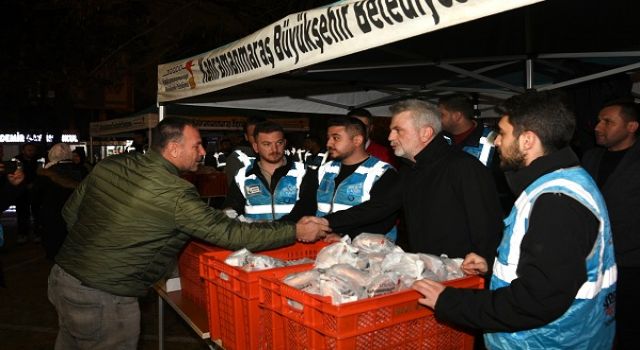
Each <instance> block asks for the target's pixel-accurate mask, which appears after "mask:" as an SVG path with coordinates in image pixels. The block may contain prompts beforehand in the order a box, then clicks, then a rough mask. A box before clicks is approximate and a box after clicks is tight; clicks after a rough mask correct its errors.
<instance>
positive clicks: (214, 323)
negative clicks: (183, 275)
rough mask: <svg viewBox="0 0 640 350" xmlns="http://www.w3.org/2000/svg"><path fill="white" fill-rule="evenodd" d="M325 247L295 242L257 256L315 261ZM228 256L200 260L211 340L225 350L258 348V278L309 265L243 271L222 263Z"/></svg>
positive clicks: (221, 254)
mask: <svg viewBox="0 0 640 350" xmlns="http://www.w3.org/2000/svg"><path fill="white" fill-rule="evenodd" d="M326 246H327V243H324V242H316V243H314V244H303V243H296V244H294V245H292V246H288V247H284V248H279V249H274V250H267V251H262V252H259V254H263V255H268V256H271V257H274V258H278V259H282V260H297V259H302V258H311V259H315V258H316V255H317V254H318V252H319V251H320V250H321V249H322V248H324V247H326ZM230 254H231V252H230V251H219V252H211V253H207V254H204V255H202V256H201V257H200V276H202V278H203V279H204V280H205V281H206V289H207V298H208V300H207V301H208V316H209V330H210V332H211V338H212V339H220V340H221V341H222V346H223V347H224V348H225V349H229V350H234V349H237V350H240V349H248V350H254V349H258V348H259V347H260V345H259V344H258V339H259V338H260V332H261V331H262V330H263V328H262V327H261V324H260V319H261V318H260V310H259V293H260V285H259V279H260V277H264V276H277V277H283V276H285V275H288V274H290V273H293V272H297V271H303V270H308V269H309V268H311V266H312V265H311V264H302V265H294V266H287V267H279V268H274V269H270V270H261V271H253V272H247V271H244V270H242V269H241V268H238V267H234V266H229V265H227V264H225V263H224V260H225V259H226V258H227V257H228V256H229V255H230Z"/></svg>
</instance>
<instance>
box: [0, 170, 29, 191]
mask: <svg viewBox="0 0 640 350" xmlns="http://www.w3.org/2000/svg"><path fill="white" fill-rule="evenodd" d="M1 166H3V167H4V165H1ZM7 179H8V180H9V183H10V184H12V185H13V186H18V185H19V184H21V183H22V181H23V180H24V172H22V170H16V172H15V173H13V174H7Z"/></svg>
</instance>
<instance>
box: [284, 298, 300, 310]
mask: <svg viewBox="0 0 640 350" xmlns="http://www.w3.org/2000/svg"><path fill="white" fill-rule="evenodd" d="M287 304H288V305H289V306H290V307H291V308H293V309H295V310H297V311H303V310H304V305H303V304H302V303H300V302H297V301H295V300H293V299H289V298H287Z"/></svg>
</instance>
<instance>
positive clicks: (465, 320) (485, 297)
mask: <svg viewBox="0 0 640 350" xmlns="http://www.w3.org/2000/svg"><path fill="white" fill-rule="evenodd" d="M576 165H579V162H578V158H577V157H576V155H575V154H574V153H573V151H571V150H570V149H569V148H566V149H563V150H561V151H559V152H555V153H552V154H550V155H548V156H544V157H540V158H538V159H536V160H535V161H533V162H532V163H531V164H530V165H529V166H528V167H526V168H524V169H521V170H519V171H517V172H515V173H510V174H507V180H508V181H509V184H510V186H511V188H512V190H513V192H514V193H515V194H518V195H519V194H520V193H521V192H522V191H523V190H524V189H525V188H526V187H527V186H529V185H530V184H531V183H532V182H533V181H535V180H536V179H538V178H539V177H541V176H542V175H544V174H547V173H550V172H552V171H554V170H556V169H560V168H567V167H572V166H576ZM598 228H599V222H598V220H597V218H596V217H595V216H594V215H593V214H592V213H591V211H589V209H587V208H586V207H584V206H583V205H582V204H580V203H579V202H578V201H576V200H575V199H573V198H570V197H568V196H565V195H563V194H555V193H547V194H543V195H541V196H540V197H538V199H537V200H536V201H535V203H534V206H533V209H532V211H531V216H530V217H529V228H528V230H527V233H526V236H525V237H524V239H523V240H522V244H521V246H520V262H519V264H518V268H517V271H516V273H517V275H518V278H516V279H514V280H513V281H512V282H511V285H510V286H508V287H505V288H500V289H497V290H495V291H490V290H469V289H456V288H446V289H445V290H444V292H442V294H440V297H439V298H438V301H437V303H436V307H435V313H436V317H438V318H439V319H441V320H444V321H447V322H451V323H455V324H457V325H461V326H465V327H472V328H478V329H482V330H484V331H487V332H515V331H519V330H525V329H531V328H536V327H540V326H542V325H545V324H547V323H549V322H551V321H553V320H555V319H556V318H558V317H560V316H561V315H562V314H563V313H564V312H565V311H566V310H567V309H568V308H569V306H570V305H571V303H572V302H573V300H574V298H575V295H576V293H577V292H578V290H579V289H580V286H581V285H582V284H583V283H584V282H585V281H586V279H587V272H586V267H585V259H586V257H587V256H588V255H589V253H590V252H591V250H592V249H593V245H594V244H595V240H596V237H597V235H598Z"/></svg>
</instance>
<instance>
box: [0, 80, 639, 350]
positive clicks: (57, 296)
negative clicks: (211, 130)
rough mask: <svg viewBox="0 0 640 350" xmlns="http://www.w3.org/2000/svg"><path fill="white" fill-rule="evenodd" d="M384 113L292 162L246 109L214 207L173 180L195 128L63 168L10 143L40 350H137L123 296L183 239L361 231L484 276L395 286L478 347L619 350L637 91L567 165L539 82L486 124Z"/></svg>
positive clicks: (348, 118) (558, 99) (430, 110)
mask: <svg viewBox="0 0 640 350" xmlns="http://www.w3.org/2000/svg"><path fill="white" fill-rule="evenodd" d="M390 110H391V113H392V118H391V120H390V126H389V134H388V138H387V140H388V142H389V144H388V145H383V144H379V143H377V142H375V141H373V139H372V137H371V136H372V133H373V132H374V131H373V125H374V123H373V118H372V116H371V114H370V113H369V112H368V111H366V110H364V109H354V110H352V111H350V112H349V114H347V115H345V116H342V117H335V118H332V119H330V120H329V121H328V123H327V130H326V140H327V141H326V144H325V145H324V146H325V147H326V148H324V149H323V148H322V146H323V145H321V144H318V142H317V140H316V139H312V138H309V140H308V141H309V145H314V148H315V149H314V150H313V151H312V153H313V156H312V157H308V158H306V159H300V158H299V157H297V158H296V157H295V154H290V155H287V152H286V149H287V139H286V135H285V131H284V130H283V128H282V126H280V125H278V124H276V123H274V122H272V121H268V120H264V119H261V118H251V119H249V120H248V121H247V123H246V126H245V129H244V137H245V142H244V143H243V144H242V145H240V146H239V147H236V148H235V149H233V150H232V149H231V147H230V146H229V145H226V146H225V148H226V150H225V152H226V154H225V156H226V157H225V163H226V167H225V169H224V171H225V173H226V175H227V181H228V185H229V190H228V194H227V197H226V199H225V202H224V203H223V205H222V209H224V210H219V209H216V208H212V207H211V206H209V205H207V203H205V202H204V201H202V199H201V198H200V196H199V194H198V192H197V189H196V188H195V187H194V186H193V185H192V184H191V183H189V182H188V181H185V180H184V179H182V178H180V176H179V175H180V172H182V171H195V170H197V169H198V165H199V164H200V163H201V161H202V159H203V157H204V156H205V150H204V148H203V145H202V139H201V137H200V133H199V131H198V129H197V128H196V127H194V125H193V124H191V123H190V122H189V121H186V120H183V119H180V118H173V117H170V118H166V119H164V120H163V121H161V122H160V124H159V125H158V126H157V127H156V129H155V130H154V132H153V137H152V139H151V140H152V142H151V144H150V145H149V147H144V148H143V147H136V149H138V148H143V149H144V152H139V151H138V152H132V153H128V154H121V155H116V156H112V157H108V158H106V159H104V160H102V161H101V162H99V163H98V164H96V165H95V166H94V167H93V169H91V168H88V167H86V166H85V165H82V164H81V163H80V164H75V162H74V161H72V159H74V158H81V157H80V155H76V156H75V157H74V155H73V154H72V151H71V150H70V149H69V148H68V146H66V145H64V144H56V145H54V146H53V147H52V148H51V149H50V150H49V152H48V156H47V159H48V161H47V163H46V165H45V166H44V168H39V167H38V166H37V164H36V163H33V162H34V161H35V160H34V157H35V150H34V149H33V148H32V147H31V146H30V145H25V146H24V147H22V150H21V155H20V156H19V157H16V158H17V159H20V162H21V165H22V169H20V170H18V171H16V172H15V173H12V174H5V175H3V176H2V182H0V185H1V187H0V188H2V191H3V193H2V197H0V198H2V199H3V201H2V202H1V203H0V204H1V205H3V207H2V208H4V207H6V205H7V204H8V201H9V199H10V201H11V202H15V203H16V205H17V210H18V227H19V234H20V235H21V236H20V237H26V236H27V235H28V233H29V227H28V223H27V219H28V218H29V216H31V215H33V216H35V217H37V218H38V219H37V220H36V222H37V223H43V224H42V228H43V229H42V230H41V231H39V232H42V240H43V242H44V246H45V249H46V251H47V256H48V257H49V258H51V259H54V261H55V264H54V267H53V269H52V270H51V274H50V276H49V299H50V301H51V303H52V304H53V305H54V306H55V308H56V310H57V312H58V316H59V333H58V337H57V341H56V349H67V348H96V349H103V348H104V349H113V348H123V349H135V348H136V344H137V342H138V337H139V333H140V329H139V324H140V312H139V308H138V304H137V298H138V297H140V296H143V295H144V294H145V293H147V291H148V289H149V287H150V286H151V285H153V284H154V283H156V282H157V281H158V280H160V279H161V278H162V277H163V276H165V275H166V274H167V273H169V272H171V271H170V269H171V267H172V266H173V265H172V262H173V261H174V260H175V258H176V256H177V254H178V253H179V251H180V250H181V248H182V247H183V246H184V245H185V244H186V242H187V241H188V240H189V239H190V238H197V239H200V240H203V241H206V242H209V243H211V244H214V245H216V246H220V247H222V248H226V249H239V248H248V249H250V250H261V249H270V248H276V247H280V246H283V245H288V244H292V243H294V242H295V241H300V242H313V241H317V240H320V239H323V240H325V241H327V242H333V241H337V240H339V239H341V238H342V236H344V235H349V236H352V237H354V236H355V235H357V234H359V233H361V232H369V233H379V234H384V235H386V236H387V238H388V239H389V240H391V241H395V242H397V244H398V245H400V246H401V247H402V248H403V249H405V251H408V252H414V253H418V252H420V253H429V254H435V255H441V254H446V255H447V256H448V257H451V258H463V259H464V260H463V263H462V269H463V271H464V272H465V273H466V274H470V275H481V276H484V277H485V278H486V281H487V285H488V288H487V289H484V290H467V289H456V288H452V287H445V286H444V285H442V284H440V283H438V282H434V281H430V280H419V281H416V282H415V283H414V286H413V288H414V289H415V290H416V291H418V292H419V293H420V294H421V295H422V298H421V299H420V300H419V302H420V303H421V304H423V305H424V306H426V307H429V308H432V309H433V310H434V311H435V315H436V317H437V318H438V319H440V320H443V321H446V322H448V323H451V324H455V325H458V326H462V327H466V328H469V329H475V330H479V331H481V332H483V333H484V342H485V345H486V347H487V348H490V349H510V348H580V349H582V348H585V349H586V348H588V349H610V348H612V346H613V344H614V339H615V344H616V345H615V346H616V348H617V349H629V348H632V347H633V345H634V344H633V336H634V335H635V334H637V331H638V328H639V327H638V325H639V322H638V321H637V320H636V318H635V315H634V312H635V311H636V310H640V305H639V304H640V302H639V301H638V299H637V297H636V295H637V292H640V282H639V281H640V236H639V235H638V233H637V232H636V231H637V228H638V227H640V222H638V221H640V216H638V215H637V213H638V210H639V209H640V180H638V176H637V174H638V173H639V172H640V148H639V147H640V146H639V145H637V143H636V140H637V133H638V123H639V120H638V115H639V111H638V106H637V105H636V104H634V103H633V102H629V101H626V100H618V101H614V102H611V103H609V104H607V105H605V106H604V107H603V108H602V109H601V111H600V113H599V115H598V123H597V125H596V126H595V130H594V131H595V142H596V144H597V145H598V147H596V148H594V149H592V150H589V151H588V152H586V153H585V154H584V157H583V159H582V160H580V159H579V158H578V156H577V155H576V154H575V153H574V151H573V150H572V149H571V147H570V142H571V139H572V137H573V134H574V130H575V127H576V118H575V115H574V114H573V113H572V112H571V110H570V109H569V107H568V106H567V104H566V102H565V100H564V99H563V96H562V95H561V94H559V93H556V92H526V93H524V94H521V95H516V96H513V97H511V98H509V99H507V100H506V101H504V102H503V103H502V104H500V105H499V106H497V107H496V111H497V113H498V115H499V117H500V118H499V122H498V124H497V128H492V127H489V126H488V125H485V124H483V123H482V122H480V121H479V119H477V118H476V117H475V116H474V108H473V103H472V101H471V100H470V99H469V98H468V97H466V96H463V95H458V94H454V95H447V96H445V97H443V98H441V99H440V100H439V101H438V103H437V104H432V103H429V102H426V101H423V100H418V99H408V100H404V101H400V102H397V103H396V104H394V105H393V106H392V107H391V108H390ZM306 141H307V140H305V142H306ZM312 141H314V142H312ZM65 146H66V147H65ZM322 151H324V153H322ZM305 160H306V161H305ZM2 172H3V168H0V173H2ZM38 208H40V209H38ZM41 208H46V210H41ZM30 210H31V211H30ZM1 232H2V231H1V230H0V234H1ZM20 240H21V241H23V240H24V239H23V238H20Z"/></svg>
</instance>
